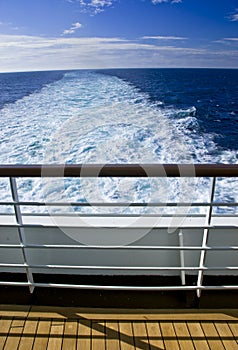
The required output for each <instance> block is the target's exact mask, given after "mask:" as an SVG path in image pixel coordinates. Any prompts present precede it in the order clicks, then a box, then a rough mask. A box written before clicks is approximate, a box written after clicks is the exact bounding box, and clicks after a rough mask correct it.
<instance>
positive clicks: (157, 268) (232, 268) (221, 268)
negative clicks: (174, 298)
mask: <svg viewBox="0 0 238 350" xmlns="http://www.w3.org/2000/svg"><path fill="white" fill-rule="evenodd" d="M0 267H9V268H11V267H14V268H16V267H17V268H26V267H28V268H31V269H72V270H129V271H130V270H139V271H147V270H154V271H217V270H218V271H227V270H229V271H236V270H238V266H219V267H218V266H212V267H207V266H203V267H196V266H186V267H178V266H163V267H161V266H106V265H105V266H98V265H97V266H89V265H85V266H83V265H79V266H77V265H34V264H5V263H1V264H0Z"/></svg>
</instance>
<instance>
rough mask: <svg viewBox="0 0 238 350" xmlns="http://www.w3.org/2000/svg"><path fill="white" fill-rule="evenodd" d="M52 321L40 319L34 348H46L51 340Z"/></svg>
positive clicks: (37, 349) (36, 349)
mask: <svg viewBox="0 0 238 350" xmlns="http://www.w3.org/2000/svg"><path fill="white" fill-rule="evenodd" d="M50 326H51V321H49V320H45V319H40V320H38V327H37V331H36V334H35V341H34V344H33V349H32V350H46V349H47V345H48V340H49V333H50Z"/></svg>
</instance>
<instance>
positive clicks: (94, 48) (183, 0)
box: [0, 0, 238, 72]
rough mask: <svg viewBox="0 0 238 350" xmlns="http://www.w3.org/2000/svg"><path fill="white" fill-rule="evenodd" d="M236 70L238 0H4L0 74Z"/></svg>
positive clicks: (0, 10) (0, 21) (0, 8)
mask: <svg viewBox="0 0 238 350" xmlns="http://www.w3.org/2000/svg"><path fill="white" fill-rule="evenodd" d="M132 67H134V68H142V67H143V68H144V67H158V68H160V67H169V68H170V67H171V68H175V67H199V68H203V67H204V68H205V67H212V68H238V0H0V72H13V71H38V70H53V69H56V70H58V69H94V68H132Z"/></svg>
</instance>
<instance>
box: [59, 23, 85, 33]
mask: <svg viewBox="0 0 238 350" xmlns="http://www.w3.org/2000/svg"><path fill="white" fill-rule="evenodd" d="M82 26H83V25H82V24H81V23H79V22H76V23H73V24H72V26H71V27H70V28H69V29H65V30H64V31H63V33H62V35H69V34H74V33H75V32H76V30H78V29H80V28H82Z"/></svg>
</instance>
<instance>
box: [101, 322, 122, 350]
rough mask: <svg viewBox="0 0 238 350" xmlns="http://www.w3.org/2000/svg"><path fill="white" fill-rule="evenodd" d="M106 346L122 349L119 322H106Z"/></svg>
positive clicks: (117, 349)
mask: <svg viewBox="0 0 238 350" xmlns="http://www.w3.org/2000/svg"><path fill="white" fill-rule="evenodd" d="M105 327H106V348H107V349H113V350H120V332H119V326H118V322H115V321H114V322H106V325H105Z"/></svg>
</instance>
